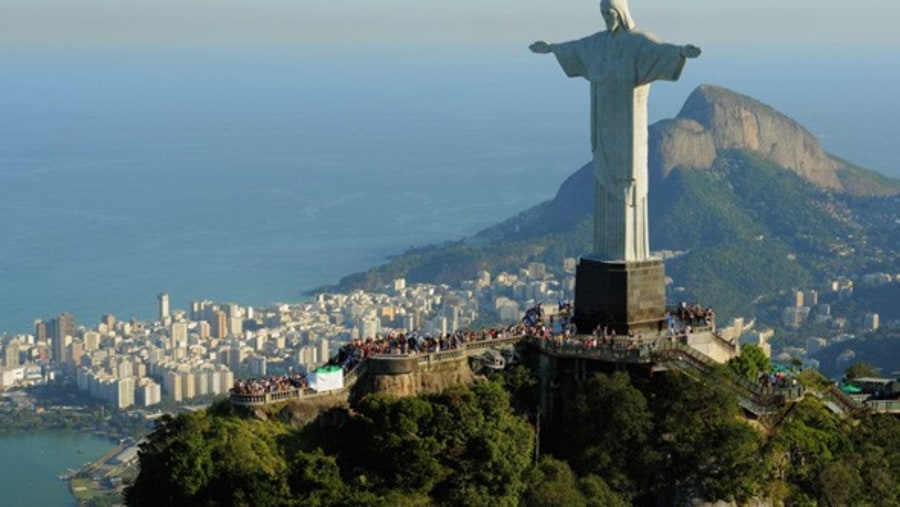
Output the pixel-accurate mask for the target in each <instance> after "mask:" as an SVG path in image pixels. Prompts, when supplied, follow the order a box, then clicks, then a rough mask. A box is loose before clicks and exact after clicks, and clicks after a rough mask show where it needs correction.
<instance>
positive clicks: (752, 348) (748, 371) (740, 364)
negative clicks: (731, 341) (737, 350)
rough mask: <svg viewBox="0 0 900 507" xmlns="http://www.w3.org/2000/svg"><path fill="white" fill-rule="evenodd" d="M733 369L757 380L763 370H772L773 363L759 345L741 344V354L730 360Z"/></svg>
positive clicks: (730, 366) (729, 365)
mask: <svg viewBox="0 0 900 507" xmlns="http://www.w3.org/2000/svg"><path fill="white" fill-rule="evenodd" d="M728 367H729V368H730V369H731V371H733V372H735V373H737V374H738V375H741V376H742V377H746V378H748V379H750V380H753V381H756V379H757V378H758V377H759V374H760V373H761V372H765V371H771V370H772V363H771V361H770V360H769V358H768V356H766V353H765V352H763V350H762V349H761V348H760V347H759V346H758V345H753V344H748V345H743V346H741V354H740V355H739V356H737V357H733V358H731V359H730V360H729V361H728Z"/></svg>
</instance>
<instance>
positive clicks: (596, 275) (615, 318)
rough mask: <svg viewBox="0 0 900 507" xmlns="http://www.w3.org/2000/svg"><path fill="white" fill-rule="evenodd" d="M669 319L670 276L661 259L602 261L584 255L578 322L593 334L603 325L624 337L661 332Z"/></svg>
mask: <svg viewBox="0 0 900 507" xmlns="http://www.w3.org/2000/svg"><path fill="white" fill-rule="evenodd" d="M665 319H666V275H665V269H664V267H663V262H662V260H660V259H649V260H646V261H632V262H625V261H599V260H592V259H588V258H582V259H581V260H580V261H579V263H578V269H577V271H576V273H575V325H576V326H578V332H579V333H581V334H590V333H592V332H593V331H594V329H596V328H597V326H598V325H599V326H600V327H601V329H602V328H603V327H604V326H606V327H608V328H609V329H610V330H615V332H616V334H617V335H619V336H621V335H624V334H628V332H629V331H632V332H634V333H635V334H639V333H643V334H649V333H653V334H655V333H658V332H661V331H662V330H663V328H664V326H665Z"/></svg>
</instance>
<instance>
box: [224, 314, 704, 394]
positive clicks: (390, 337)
mask: <svg viewBox="0 0 900 507" xmlns="http://www.w3.org/2000/svg"><path fill="white" fill-rule="evenodd" d="M573 313H574V312H573V311H572V305H571V304H570V303H568V302H563V301H560V302H559V307H558V309H557V312H556V314H555V315H550V316H548V318H546V319H545V318H544V311H543V307H542V305H535V306H534V307H532V308H529V309H528V310H526V312H525V316H524V317H523V318H522V320H521V322H520V323H518V324H514V325H510V326H506V327H497V328H485V329H481V330H479V331H472V330H458V331H455V332H453V333H448V334H443V335H438V336H432V335H431V334H428V333H421V332H419V331H411V332H409V333H404V332H398V331H392V332H390V333H388V334H386V335H384V336H375V337H367V338H357V339H354V340H353V341H352V342H350V343H348V344H346V345H344V346H342V347H340V349H339V350H338V353H337V355H335V356H334V357H333V358H332V359H330V360H329V361H328V364H329V365H332V366H340V367H341V368H342V370H343V371H344V372H345V373H346V372H349V371H351V370H353V369H354V368H356V367H357V366H358V365H359V364H360V363H361V362H362V361H363V360H364V359H366V358H367V357H371V356H377V355H418V354H432V353H437V352H446V351H452V350H459V349H463V348H465V346H466V345H467V344H470V343H473V342H480V341H490V340H498V339H504V338H511V337H516V336H531V337H534V338H537V339H540V340H542V342H543V343H542V344H543V346H550V347H554V348H557V349H562V350H571V351H587V352H590V351H598V352H607V353H615V354H635V353H638V354H645V353H649V352H650V351H652V350H653V349H655V348H657V347H660V346H661V343H662V342H661V340H660V337H661V335H662V328H660V333H659V334H658V336H657V337H655V338H652V339H644V337H643V336H642V335H641V334H638V335H635V334H634V332H629V333H628V335H627V336H626V335H623V336H616V331H615V329H613V328H612V327H609V326H604V325H602V324H599V325H598V326H597V327H596V328H595V329H594V330H593V332H592V333H591V334H590V335H578V328H577V326H576V325H575V322H574V319H573V317H574V316H573ZM714 317H715V314H714V312H713V310H712V308H705V309H704V308H703V307H701V306H700V305H698V304H693V305H688V304H686V303H681V304H680V305H679V306H678V307H677V308H676V309H674V310H670V311H669V312H667V315H666V320H667V325H668V331H669V337H668V338H667V339H668V340H675V339H676V338H675V336H676V335H677V336H682V335H683V334H684V333H685V332H688V333H689V332H691V329H692V326H700V325H705V326H712V325H713V319H714ZM306 387H307V379H306V376H305V375H302V374H299V373H293V374H290V375H277V376H272V377H269V378H263V379H249V380H238V381H236V382H235V384H234V387H233V388H232V389H231V392H233V393H237V394H249V395H259V394H265V393H269V392H279V391H286V390H291V389H298V388H301V389H305V388H306Z"/></svg>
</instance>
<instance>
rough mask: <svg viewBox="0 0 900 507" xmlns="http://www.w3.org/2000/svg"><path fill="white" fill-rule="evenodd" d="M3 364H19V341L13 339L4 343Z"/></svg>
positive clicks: (9, 366)
mask: <svg viewBox="0 0 900 507" xmlns="http://www.w3.org/2000/svg"><path fill="white" fill-rule="evenodd" d="M3 366H6V367H7V368H12V367H15V366H19V341H18V340H13V341H11V342H9V343H8V344H7V345H6V350H5V351H4V353H3Z"/></svg>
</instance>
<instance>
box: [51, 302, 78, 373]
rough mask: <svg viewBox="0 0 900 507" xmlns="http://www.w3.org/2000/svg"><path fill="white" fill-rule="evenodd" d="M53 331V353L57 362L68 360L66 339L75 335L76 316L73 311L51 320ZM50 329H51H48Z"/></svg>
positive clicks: (61, 362)
mask: <svg viewBox="0 0 900 507" xmlns="http://www.w3.org/2000/svg"><path fill="white" fill-rule="evenodd" d="M50 324H51V326H50V327H51V328H52V330H53V333H52V334H51V336H50V338H51V339H52V340H53V343H52V348H51V350H50V351H51V353H52V354H53V360H54V361H56V362H57V364H64V363H65V362H66V345H67V343H66V339H67V337H71V336H74V335H75V317H74V316H73V315H72V314H71V313H62V314H60V315H58V316H57V317H56V318H55V319H53V320H51V321H50ZM48 331H49V330H48Z"/></svg>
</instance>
